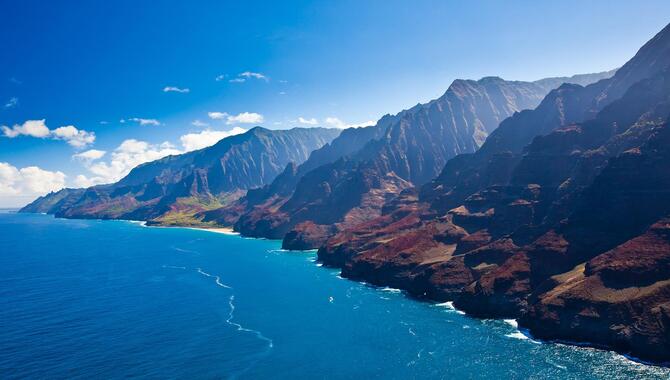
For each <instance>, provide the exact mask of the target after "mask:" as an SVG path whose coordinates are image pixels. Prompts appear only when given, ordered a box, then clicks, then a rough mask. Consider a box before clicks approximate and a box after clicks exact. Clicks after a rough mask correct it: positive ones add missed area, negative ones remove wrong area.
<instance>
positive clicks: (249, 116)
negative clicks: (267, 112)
mask: <svg viewBox="0 0 670 380" xmlns="http://www.w3.org/2000/svg"><path fill="white" fill-rule="evenodd" d="M207 116H209V118H210V119H212V120H225V121H226V124H228V125H230V124H258V123H262V122H263V120H264V118H263V115H261V114H259V113H255V112H242V113H238V114H237V115H231V114H229V113H227V112H208V113H207Z"/></svg>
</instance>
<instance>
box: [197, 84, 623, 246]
mask: <svg viewBox="0 0 670 380" xmlns="http://www.w3.org/2000/svg"><path fill="white" fill-rule="evenodd" d="M611 74H612V72H605V73H599V74H590V75H583V76H576V77H572V78H549V79H543V80H540V81H537V82H520V81H505V80H503V79H500V78H497V77H486V78H482V79H480V80H478V81H473V80H456V81H454V82H453V83H452V85H451V86H450V87H449V89H448V90H447V91H446V92H445V94H444V95H442V96H441V97H440V98H438V99H435V100H433V101H430V102H428V103H426V104H418V105H416V106H414V107H412V108H410V109H408V110H405V111H402V112H400V113H399V114H397V115H394V116H391V115H386V116H384V117H383V118H382V119H380V120H379V122H378V123H377V124H376V125H375V126H372V127H368V128H360V129H354V130H349V131H345V132H343V134H342V135H341V136H340V137H338V138H337V139H335V140H334V141H333V143H332V144H329V145H327V146H325V147H323V148H321V149H320V150H317V151H315V152H314V153H313V154H312V155H311V156H310V158H309V159H308V160H307V161H306V162H305V163H304V164H303V165H301V166H299V167H297V168H293V167H289V168H287V170H286V171H285V173H284V174H282V175H281V176H279V177H277V179H276V180H275V181H274V182H273V183H272V184H270V185H268V186H266V187H265V188H262V189H259V190H251V191H249V193H248V194H247V197H245V198H242V200H241V201H240V202H239V203H238V204H237V205H236V207H233V208H232V209H231V208H228V209H223V210H216V211H212V212H211V213H208V214H207V216H206V219H210V220H216V221H218V222H220V223H224V224H225V223H235V228H236V229H237V230H239V231H240V232H241V233H243V234H245V235H249V236H257V237H267V238H275V239H276V238H283V237H284V236H285V235H286V236H287V238H286V239H285V240H284V246H285V247H286V248H314V247H317V246H318V245H319V244H321V243H322V242H323V241H324V240H325V238H327V237H328V236H329V235H330V234H332V233H333V231H337V230H340V229H342V228H344V227H345V226H346V225H349V224H352V223H356V222H360V221H363V220H367V219H370V218H374V217H376V216H378V215H379V213H380V211H381V206H382V205H383V204H384V203H385V202H386V201H388V200H389V199H390V198H391V197H394V196H396V195H398V194H399V192H400V191H402V190H403V189H406V188H408V187H411V186H416V185H422V184H424V183H426V182H427V181H429V180H431V179H432V178H434V177H435V176H436V175H437V174H438V173H439V172H440V170H441V169H442V167H443V166H444V164H445V163H446V161H447V160H448V159H449V158H451V157H453V156H455V155H457V154H460V153H467V152H474V151H475V150H477V148H478V147H479V146H480V145H481V144H482V143H483V141H484V140H485V139H486V137H487V136H488V135H489V133H491V132H492V131H493V130H494V129H495V128H496V127H497V126H498V124H499V123H500V122H501V121H502V120H504V119H505V118H507V117H509V116H511V115H513V114H515V113H516V112H519V111H521V110H524V109H530V108H534V107H535V106H537V105H538V104H539V103H540V101H541V100H542V98H543V97H544V96H545V95H546V94H547V92H549V91H550V90H551V89H552V88H553V87H552V86H559V85H560V84H561V83H563V81H569V80H572V79H573V78H574V79H575V80H578V81H580V82H585V81H588V80H593V81H597V80H600V79H603V78H606V77H608V75H611ZM237 218H239V219H237ZM236 220H237V221H236ZM287 234H288V235H287Z"/></svg>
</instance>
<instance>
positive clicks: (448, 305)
mask: <svg viewBox="0 0 670 380" xmlns="http://www.w3.org/2000/svg"><path fill="white" fill-rule="evenodd" d="M435 306H439V307H444V308H446V309H447V310H450V311H453V312H456V313H458V314H462V315H463V314H465V312H464V311H461V310H458V309H456V307H454V303H453V302H452V301H447V302H442V303H438V304H435Z"/></svg>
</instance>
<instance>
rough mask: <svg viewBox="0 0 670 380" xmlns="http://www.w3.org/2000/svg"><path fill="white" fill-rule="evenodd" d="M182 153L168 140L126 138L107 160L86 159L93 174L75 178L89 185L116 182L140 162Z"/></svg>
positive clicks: (81, 183) (86, 163)
mask: <svg viewBox="0 0 670 380" xmlns="http://www.w3.org/2000/svg"><path fill="white" fill-rule="evenodd" d="M84 153H85V152H84ZM180 153H183V152H182V151H180V150H178V149H176V148H175V147H174V145H172V144H170V143H168V142H164V143H162V144H149V143H148V142H146V141H140V140H135V139H128V140H124V141H123V142H122V143H121V145H119V146H118V147H117V148H116V149H114V151H113V152H112V153H111V157H110V158H109V159H108V160H107V161H101V160H95V161H94V162H93V160H89V161H84V165H85V166H86V168H87V169H88V171H89V172H90V173H91V176H89V177H87V176H84V175H81V176H78V177H77V178H75V182H76V183H77V184H78V185H83V184H87V185H88V186H91V185H97V184H102V183H111V182H116V181H118V180H120V179H121V178H123V177H125V176H126V175H127V174H128V173H129V172H130V170H131V169H133V168H134V167H136V166H137V165H139V164H143V163H145V162H149V161H154V160H157V159H159V158H163V157H165V156H168V155H174V154H180Z"/></svg>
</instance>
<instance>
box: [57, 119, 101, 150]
mask: <svg viewBox="0 0 670 380" xmlns="http://www.w3.org/2000/svg"><path fill="white" fill-rule="evenodd" d="M51 133H52V134H53V136H54V138H55V139H57V140H64V141H67V143H68V144H70V145H71V146H73V147H75V148H83V147H85V146H87V145H89V144H93V143H94V142H95V133H94V132H88V131H84V130H81V129H77V128H75V127H74V126H72V125H67V126H64V127H59V128H56V129H54V130H53V131H51Z"/></svg>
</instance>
